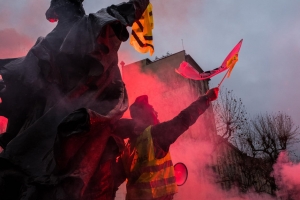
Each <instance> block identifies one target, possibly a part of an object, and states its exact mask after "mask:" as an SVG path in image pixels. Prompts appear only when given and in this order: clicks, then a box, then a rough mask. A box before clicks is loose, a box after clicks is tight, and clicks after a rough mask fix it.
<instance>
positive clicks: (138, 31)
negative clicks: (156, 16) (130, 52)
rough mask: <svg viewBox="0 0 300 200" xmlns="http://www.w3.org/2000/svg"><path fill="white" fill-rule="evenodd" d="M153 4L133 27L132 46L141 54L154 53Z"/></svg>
mask: <svg viewBox="0 0 300 200" xmlns="http://www.w3.org/2000/svg"><path fill="white" fill-rule="evenodd" d="M153 23H154V22H153V14H152V4H151V3H149V5H148V7H147V8H146V10H145V12H144V13H143V15H142V17H141V19H139V20H137V21H136V22H134V23H133V25H132V32H131V36H130V44H131V45H132V46H133V48H134V49H135V50H137V51H138V52H140V53H147V52H148V51H149V52H150V56H152V54H153V52H154V46H153V35H152V29H153V28H154V24H153Z"/></svg>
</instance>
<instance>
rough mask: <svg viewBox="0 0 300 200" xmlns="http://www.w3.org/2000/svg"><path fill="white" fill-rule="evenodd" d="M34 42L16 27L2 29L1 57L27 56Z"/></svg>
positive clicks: (0, 39)
mask: <svg viewBox="0 0 300 200" xmlns="http://www.w3.org/2000/svg"><path fill="white" fill-rule="evenodd" d="M33 44H34V42H33V41H32V40H31V39H30V38H29V37H28V36H26V35H22V34H19V33H18V32H17V31H16V30H15V29H4V30H0V58H15V57H22V56H25V55H26V54H27V52H28V50H29V49H30V47H32V45H33Z"/></svg>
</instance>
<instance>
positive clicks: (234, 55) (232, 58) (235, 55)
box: [222, 39, 243, 78]
mask: <svg viewBox="0 0 300 200" xmlns="http://www.w3.org/2000/svg"><path fill="white" fill-rule="evenodd" d="M242 43H243V39H241V40H240V41H239V43H237V45H235V47H234V48H233V49H232V50H231V52H230V53H229V54H228V56H227V57H226V58H225V60H224V61H223V63H222V67H226V68H228V70H229V72H228V76H227V77H228V78H229V77H230V74H231V72H232V70H233V67H234V65H235V64H236V63H237V61H238V60H239V52H240V49H241V46H242Z"/></svg>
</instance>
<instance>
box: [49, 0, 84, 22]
mask: <svg viewBox="0 0 300 200" xmlns="http://www.w3.org/2000/svg"><path fill="white" fill-rule="evenodd" d="M83 1H84V0H51V3H50V7H49V8H48V10H47V11H46V18H47V20H48V21H50V22H56V21H58V20H60V19H63V18H72V17H75V16H83V15H84V14H85V11H84V9H83V6H82V2H83Z"/></svg>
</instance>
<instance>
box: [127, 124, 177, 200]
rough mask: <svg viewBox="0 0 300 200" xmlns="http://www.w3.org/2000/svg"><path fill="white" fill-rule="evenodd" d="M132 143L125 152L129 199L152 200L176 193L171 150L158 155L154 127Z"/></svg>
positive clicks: (149, 128) (147, 129) (146, 130)
mask: <svg viewBox="0 0 300 200" xmlns="http://www.w3.org/2000/svg"><path fill="white" fill-rule="evenodd" d="M131 145H134V146H133V147H131ZM131 145H130V144H129V143H128V144H127V146H126V149H125V151H124V152H123V154H122V160H123V163H124V167H125V171H126V175H127V178H128V181H127V186H126V187H127V195H126V200H150V199H156V198H160V197H163V196H166V195H172V194H175V193H176V192H177V185H176V179H175V173H174V167H173V163H172V160H171V156H170V152H168V154H167V155H166V156H165V157H164V158H161V159H156V158H155V155H154V147H153V141H152V136H151V126H149V127H148V128H146V129H145V131H144V132H143V133H142V134H141V135H140V136H139V137H138V138H137V140H136V142H135V144H131Z"/></svg>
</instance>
